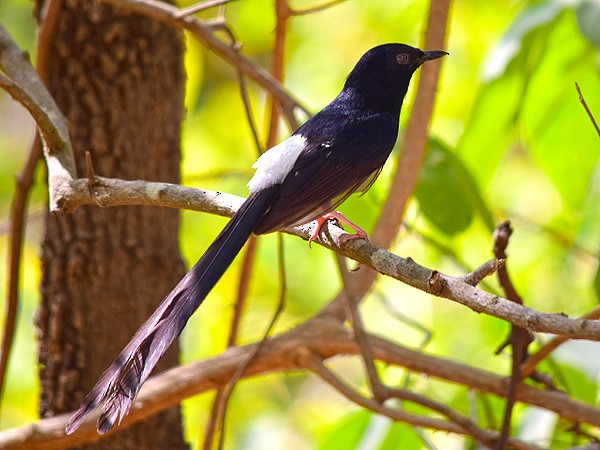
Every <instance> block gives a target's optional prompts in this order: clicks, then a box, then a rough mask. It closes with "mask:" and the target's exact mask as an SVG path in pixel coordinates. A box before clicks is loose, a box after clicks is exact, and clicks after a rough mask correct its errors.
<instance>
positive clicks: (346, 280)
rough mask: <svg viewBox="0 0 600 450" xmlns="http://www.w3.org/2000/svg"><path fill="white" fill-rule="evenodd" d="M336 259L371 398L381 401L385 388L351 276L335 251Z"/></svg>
mask: <svg viewBox="0 0 600 450" xmlns="http://www.w3.org/2000/svg"><path fill="white" fill-rule="evenodd" d="M335 256H336V260H337V263H338V267H339V271H340V275H341V277H342V285H343V286H342V289H343V290H344V293H345V295H346V311H347V313H346V316H347V318H348V320H349V321H350V324H351V325H352V330H353V331H354V337H355V338H356V343H357V344H358V347H359V348H360V351H361V356H362V359H363V363H364V365H365V370H366V372H367V380H368V381H369V386H370V387H371V392H372V394H373V398H374V399H375V400H376V401H377V402H379V403H383V401H384V400H385V394H384V392H386V389H385V388H384V386H383V385H382V383H381V379H380V378H379V374H378V373H377V367H376V366H375V358H374V356H373V351H372V350H371V347H369V343H368V342H367V334H366V333H365V330H364V327H363V324H362V320H361V318H360V314H359V312H358V303H357V301H356V298H355V296H354V289H353V279H352V278H353V277H352V276H351V274H350V272H348V268H347V267H346V261H345V260H344V258H343V257H342V256H340V255H338V254H337V253H336V255H335Z"/></svg>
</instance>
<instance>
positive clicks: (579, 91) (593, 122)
mask: <svg viewBox="0 0 600 450" xmlns="http://www.w3.org/2000/svg"><path fill="white" fill-rule="evenodd" d="M575 89H576V90H577V94H578V95H579V101H580V102H581V104H582V105H583V108H584V109H585V112H586V113H587V115H588V117H589V118H590V121H591V122H592V125H593V126H594V128H595V129H596V133H598V136H600V127H598V122H596V119H595V118H594V115H593V114H592V111H591V110H590V107H589V106H588V104H587V102H586V101H585V98H583V94H582V93H581V89H579V85H578V84H577V83H575Z"/></svg>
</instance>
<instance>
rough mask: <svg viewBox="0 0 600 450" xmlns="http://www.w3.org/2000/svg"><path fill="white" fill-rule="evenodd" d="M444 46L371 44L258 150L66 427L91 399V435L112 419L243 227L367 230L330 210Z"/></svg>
mask: <svg viewBox="0 0 600 450" xmlns="http://www.w3.org/2000/svg"><path fill="white" fill-rule="evenodd" d="M447 54H448V53H447V52H445V51H441V50H434V51H422V50H419V49H418V48H415V47H411V46H409V45H406V44H398V43H389V44H382V45H378V46H376V47H373V48H371V49H370V50H368V51H367V52H366V53H365V54H364V55H363V56H362V57H361V58H360V59H359V61H358V62H357V63H356V65H355V66H354V68H353V69H352V70H351V72H350V73H349V75H348V77H347V78H346V81H345V83H344V86H343V88H342V90H341V92H340V93H339V94H338V95H337V97H335V98H334V99H333V100H332V101H331V103H329V104H328V105H327V106H325V107H324V108H323V109H322V110H321V111H319V112H318V113H317V114H315V115H314V116H313V117H311V118H310V119H308V120H307V121H306V122H305V123H304V124H303V125H301V126H300V127H299V128H298V129H297V130H296V131H295V132H294V133H293V134H292V135H291V136H290V137H289V138H287V139H286V140H284V141H283V142H281V143H280V144H278V145H276V146H274V147H272V148H271V149H269V150H267V151H266V152H264V153H263V154H262V155H261V156H260V157H259V158H258V159H257V160H256V162H255V163H254V164H253V168H254V169H255V173H254V176H253V177H252V178H251V179H250V181H249V182H248V187H249V192H250V195H249V196H248V198H247V199H246V200H245V201H244V202H243V204H242V205H241V206H240V207H239V209H238V210H237V212H236V213H235V214H234V215H233V216H232V218H231V219H230V220H229V222H228V223H227V225H226V226H225V227H224V228H223V230H222V231H221V233H220V234H219V235H218V236H217V237H216V238H215V240H214V241H213V243H212V244H211V245H210V246H209V247H208V249H207V250H206V251H205V252H204V254H203V255H202V257H201V258H200V259H199V260H198V262H196V264H195V265H194V266H193V267H192V268H191V269H190V270H189V272H188V273H187V274H186V275H185V276H184V277H183V278H182V279H181V281H180V282H179V283H178V284H177V286H175V288H174V289H173V290H172V291H171V292H170V293H169V294H168V295H167V296H166V297H165V298H164V299H163V301H162V302H161V303H160V305H159V306H158V308H157V309H156V311H155V312H154V313H153V314H152V315H151V316H150V317H149V318H148V319H147V320H146V322H144V323H143V325H142V326H141V327H140V328H139V329H138V331H137V332H136V333H135V335H134V336H133V338H132V339H131V341H130V342H129V343H128V344H127V345H126V346H125V348H124V349H123V350H122V351H121V353H120V354H119V355H118V357H117V359H116V360H115V361H114V362H113V363H112V364H111V365H110V366H109V367H108V369H107V370H106V371H105V372H104V373H103V374H102V375H101V377H100V379H99V380H98V382H97V383H96V385H95V386H94V387H93V388H92V390H91V391H90V392H89V394H88V395H87V396H86V397H85V399H84V400H83V402H82V404H81V406H80V407H79V409H78V410H77V411H76V412H75V413H74V414H73V415H72V416H71V418H70V420H69V422H68V424H67V426H66V428H65V431H66V433H67V434H71V433H73V432H74V431H75V430H77V428H78V427H79V426H80V425H81V424H82V423H83V421H84V420H85V418H86V417H87V416H88V414H90V413H91V412H92V411H93V410H95V409H96V408H97V407H99V406H101V408H102V409H101V414H100V418H99V419H98V422H97V431H98V433H100V434H104V433H106V432H108V431H110V430H111V429H112V428H113V427H114V425H115V423H118V424H120V422H121V420H122V418H123V417H124V416H126V415H127V413H128V412H129V409H130V408H131V405H132V403H133V401H134V399H135V398H136V396H137V394H138V392H139V390H140V388H141V386H142V384H143V383H144V381H145V380H146V379H147V378H148V376H149V375H150V372H151V371H152V369H153V368H154V366H155V365H156V363H157V362H158V360H159V359H160V358H161V356H162V355H163V354H164V353H165V351H166V350H167V348H168V347H169V346H170V345H171V344H172V342H173V341H174V340H175V339H176V338H177V337H178V336H179V334H180V333H181V331H182V330H183V328H184V327H185V325H186V323H187V321H188V319H189V318H190V316H191V315H192V314H193V313H194V312H195V311H196V309H198V307H199V306H200V304H201V303H202V302H203V300H204V299H205V297H206V296H207V295H208V293H209V292H210V291H211V289H212V288H213V287H214V286H215V285H216V283H217V282H218V281H219V279H220V278H221V276H222V275H223V273H224V272H225V271H226V270H227V268H228V267H229V265H230V264H231V263H232V262H233V260H234V258H235V257H236V255H237V254H238V253H239V252H240V251H241V249H242V247H243V246H244V244H245V242H246V241H247V240H248V238H249V237H250V235H251V234H253V233H254V234H256V235H260V234H266V233H270V232H273V231H277V230H280V229H283V228H286V227H291V226H296V225H302V224H306V223H309V222H311V221H313V220H317V226H316V227H315V231H314V232H313V233H312V235H311V236H310V240H309V243H310V242H312V241H313V240H315V239H317V238H318V235H319V233H320V231H321V227H322V226H323V224H324V223H325V222H326V221H327V220H329V219H331V218H336V219H339V220H341V221H343V222H344V223H347V224H348V225H349V226H350V227H351V228H352V229H353V230H354V231H356V234H354V235H350V236H354V237H356V238H366V237H367V235H366V233H365V232H364V231H363V230H362V229H360V227H358V226H357V225H355V224H353V223H352V222H350V221H349V220H347V219H346V218H345V217H343V216H342V215H341V214H340V213H338V212H336V211H335V208H336V207H337V206H338V205H339V204H340V203H342V202H343V201H344V200H345V199H346V198H348V196H350V195H351V194H353V193H355V192H364V191H366V190H367V189H368V188H369V187H370V186H371V185H372V184H373V182H374V181H375V179H376V178H377V176H378V175H379V173H380V172H381V170H382V168H383V165H384V163H385V162H386V160H387V158H388V156H389V155H390V153H391V152H392V149H393V148H394V145H395V143H396V140H397V137H398V129H399V118H400V110H401V107H402V102H403V100H404V97H405V95H406V93H407V90H408V86H409V82H410V79H411V77H412V75H413V73H414V72H415V71H416V70H417V69H418V68H419V67H420V66H421V65H422V64H423V63H425V62H427V61H430V60H434V59H437V58H440V57H442V56H445V55H447Z"/></svg>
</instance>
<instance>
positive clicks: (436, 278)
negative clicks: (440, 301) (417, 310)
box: [427, 270, 446, 295]
mask: <svg viewBox="0 0 600 450" xmlns="http://www.w3.org/2000/svg"><path fill="white" fill-rule="evenodd" d="M445 287H446V282H445V281H444V279H443V278H442V275H441V274H440V273H439V272H438V271H437V270H434V271H432V272H431V275H430V276H429V278H428V279H427V289H428V291H429V292H430V293H432V294H434V295H439V294H441V293H442V291H443V290H444V289H445Z"/></svg>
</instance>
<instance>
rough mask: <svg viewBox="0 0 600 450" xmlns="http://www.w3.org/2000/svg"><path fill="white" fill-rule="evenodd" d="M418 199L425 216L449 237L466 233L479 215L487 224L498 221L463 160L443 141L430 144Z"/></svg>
mask: <svg viewBox="0 0 600 450" xmlns="http://www.w3.org/2000/svg"><path fill="white" fill-rule="evenodd" d="M415 197H416V198H417V200H418V201H419V205H420V207H421V210H422V212H423V214H424V215H425V217H427V219H428V220H429V221H430V222H431V223H433V224H434V225H435V226H437V227H438V228H439V229H440V230H442V231H443V232H444V233H446V234H448V235H455V234H457V233H460V232H462V231H464V230H465V229H466V228H467V227H468V226H469V225H470V223H471V221H472V220H473V215H474V213H475V212H478V213H479V214H480V215H481V217H482V219H483V220H484V222H485V223H486V225H487V226H488V227H489V228H490V229H493V228H494V220H493V217H492V214H491V212H490V211H489V209H488V208H487V206H486V204H485V201H484V200H483V198H482V197H481V194H480V192H479V189H478V187H477V183H476V182H475V180H474V178H473V176H472V175H471V173H470V172H469V171H468V170H467V168H466V167H465V166H464V165H463V163H462V162H461V160H460V159H459V158H458V157H457V156H456V155H454V153H453V152H452V151H450V150H449V149H448V148H447V147H446V146H444V145H443V144H442V143H441V142H439V141H430V142H429V148H428V151H427V157H426V160H425V164H424V166H423V170H422V171H421V175H420V179H419V183H418V184H417V187H416V189H415Z"/></svg>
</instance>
